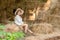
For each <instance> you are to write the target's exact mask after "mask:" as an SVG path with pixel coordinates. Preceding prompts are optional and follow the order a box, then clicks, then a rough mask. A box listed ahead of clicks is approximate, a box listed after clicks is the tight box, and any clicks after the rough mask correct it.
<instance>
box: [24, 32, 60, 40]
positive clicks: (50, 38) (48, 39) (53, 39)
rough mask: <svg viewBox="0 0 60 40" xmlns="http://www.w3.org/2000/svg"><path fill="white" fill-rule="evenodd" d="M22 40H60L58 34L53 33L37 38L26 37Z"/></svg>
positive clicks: (59, 34)
mask: <svg viewBox="0 0 60 40" xmlns="http://www.w3.org/2000/svg"><path fill="white" fill-rule="evenodd" d="M24 40H60V33H59V32H54V33H52V34H40V35H37V36H28V37H25V39H24Z"/></svg>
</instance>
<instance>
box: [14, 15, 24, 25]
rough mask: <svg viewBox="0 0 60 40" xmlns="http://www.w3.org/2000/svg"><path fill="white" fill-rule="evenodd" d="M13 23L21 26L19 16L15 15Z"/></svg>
mask: <svg viewBox="0 0 60 40" xmlns="http://www.w3.org/2000/svg"><path fill="white" fill-rule="evenodd" d="M14 22H15V24H17V25H22V24H23V21H22V18H21V16H19V15H16V16H15V19H14Z"/></svg>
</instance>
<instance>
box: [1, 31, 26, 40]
mask: <svg viewBox="0 0 60 40" xmlns="http://www.w3.org/2000/svg"><path fill="white" fill-rule="evenodd" d="M0 35H1V36H5V37H4V38H0V40H16V39H18V38H23V37H24V35H25V34H24V33H23V32H14V33H8V32H3V31H2V32H1V34H0Z"/></svg>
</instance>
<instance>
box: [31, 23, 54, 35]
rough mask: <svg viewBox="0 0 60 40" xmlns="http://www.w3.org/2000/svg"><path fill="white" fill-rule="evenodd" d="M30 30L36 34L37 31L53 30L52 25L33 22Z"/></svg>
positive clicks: (48, 31) (43, 32) (49, 31)
mask: <svg viewBox="0 0 60 40" xmlns="http://www.w3.org/2000/svg"><path fill="white" fill-rule="evenodd" d="M31 30H32V31H33V32H34V33H36V34H37V33H39V34H41V33H42V34H48V33H52V32H53V31H54V29H53V26H52V25H51V24H48V23H40V24H34V25H33V26H32V27H31Z"/></svg>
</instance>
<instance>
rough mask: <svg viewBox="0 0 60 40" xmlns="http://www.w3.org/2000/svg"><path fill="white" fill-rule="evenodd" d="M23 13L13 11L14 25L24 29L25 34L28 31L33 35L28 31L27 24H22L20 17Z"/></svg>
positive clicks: (21, 11) (18, 10) (19, 10)
mask: <svg viewBox="0 0 60 40" xmlns="http://www.w3.org/2000/svg"><path fill="white" fill-rule="evenodd" d="M23 13H24V11H23V10H22V9H20V8H18V9H17V10H16V11H15V15H16V16H15V19H14V22H15V24H16V25H17V26H18V27H19V28H21V29H22V30H23V28H24V32H25V33H27V32H28V31H29V32H30V33H33V32H32V31H31V30H29V29H28V25H27V24H24V22H23V21H22V17H21V15H23Z"/></svg>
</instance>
